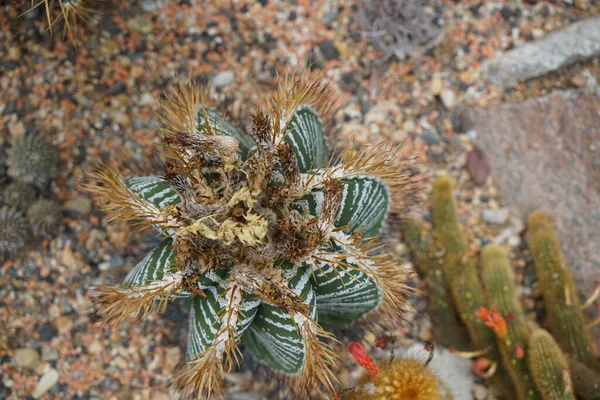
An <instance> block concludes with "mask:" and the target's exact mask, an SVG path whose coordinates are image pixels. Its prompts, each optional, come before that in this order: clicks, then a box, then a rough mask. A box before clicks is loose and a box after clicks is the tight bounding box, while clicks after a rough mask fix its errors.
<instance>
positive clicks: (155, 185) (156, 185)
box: [125, 175, 181, 209]
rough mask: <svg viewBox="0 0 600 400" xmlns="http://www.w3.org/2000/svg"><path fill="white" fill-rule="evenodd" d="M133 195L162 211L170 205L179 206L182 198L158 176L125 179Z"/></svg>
mask: <svg viewBox="0 0 600 400" xmlns="http://www.w3.org/2000/svg"><path fill="white" fill-rule="evenodd" d="M125 184H126V185H127V187H129V188H130V189H131V190H132V191H133V193H135V194H136V195H138V196H140V197H141V198H142V199H144V200H147V201H149V202H150V203H152V204H154V205H155V206H157V207H158V208H160V209H162V208H164V207H165V206H167V205H169V204H178V203H180V202H181V198H180V197H179V195H178V194H177V192H176V191H175V190H174V189H173V188H171V187H170V186H169V184H168V183H167V182H166V181H165V180H164V179H162V178H160V177H158V176H153V175H150V176H134V177H131V178H127V179H125Z"/></svg>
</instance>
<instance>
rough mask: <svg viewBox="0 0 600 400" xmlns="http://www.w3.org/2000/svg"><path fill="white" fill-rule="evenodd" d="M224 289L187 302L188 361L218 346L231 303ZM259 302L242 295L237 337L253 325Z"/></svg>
mask: <svg viewBox="0 0 600 400" xmlns="http://www.w3.org/2000/svg"><path fill="white" fill-rule="evenodd" d="M225 290H226V289H225V288H223V287H222V286H211V287H209V288H208V289H207V290H205V293H206V298H201V297H195V298H194V299H192V300H191V301H190V303H191V309H190V315H191V318H190V330H189V332H188V345H187V358H188V360H190V361H191V360H194V359H196V358H197V357H198V355H199V354H200V353H202V352H203V351H204V350H206V349H207V348H208V347H209V346H219V345H220V344H222V341H223V340H224V339H225V336H226V335H224V336H221V337H219V330H220V329H221V327H222V323H223V322H222V320H221V318H224V316H225V315H226V314H227V309H226V308H227V307H228V306H229V305H230V299H229V298H227V297H226V296H224V292H225ZM259 305H260V300H258V299H257V298H256V296H254V295H251V294H247V293H245V292H243V296H242V303H241V307H240V312H239V314H238V316H239V319H238V320H237V322H236V325H235V326H236V332H237V335H238V336H237V337H236V338H235V340H239V337H240V336H241V335H242V334H243V333H244V331H245V330H246V329H247V328H248V327H249V326H250V325H251V324H252V321H253V320H254V317H255V315H256V312H257V311H258V308H259Z"/></svg>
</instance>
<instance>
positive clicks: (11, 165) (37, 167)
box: [7, 135, 58, 189]
mask: <svg viewBox="0 0 600 400" xmlns="http://www.w3.org/2000/svg"><path fill="white" fill-rule="evenodd" d="M7 162H8V175H10V176H12V177H13V178H14V179H16V180H19V181H21V182H23V183H27V184H31V185H34V186H36V187H38V188H41V189H43V188H44V187H45V186H46V185H47V184H48V182H49V181H50V180H51V179H52V178H55V177H56V176H57V175H58V152H57V150H56V148H55V147H54V146H52V145H51V144H50V143H48V142H46V141H45V140H44V139H43V138H41V137H40V136H34V135H26V136H22V137H20V138H18V139H15V140H14V141H13V142H12V145H11V147H10V148H9V149H8V158H7Z"/></svg>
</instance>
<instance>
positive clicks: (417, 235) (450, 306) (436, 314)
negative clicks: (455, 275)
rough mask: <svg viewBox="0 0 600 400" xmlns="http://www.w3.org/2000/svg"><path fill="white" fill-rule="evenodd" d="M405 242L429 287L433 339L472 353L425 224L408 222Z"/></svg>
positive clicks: (428, 309)
mask: <svg viewBox="0 0 600 400" xmlns="http://www.w3.org/2000/svg"><path fill="white" fill-rule="evenodd" d="M402 231H403V239H404V242H405V243H406V245H407V246H408V247H409V249H410V252H411V255H412V257H413V260H414V265H415V268H416V269H417V272H418V273H419V275H420V277H421V278H422V279H424V280H425V283H426V285H427V311H428V314H429V316H430V318H431V325H432V329H433V335H434V337H435V338H436V340H437V341H438V342H439V343H442V344H443V345H445V346H448V347H454V348H456V349H458V350H461V351H467V350H469V349H470V348H471V347H472V346H471V342H470V340H469V333H468V332H467V330H466V328H465V327H464V326H463V325H462V324H461V323H460V320H459V319H458V313H457V311H456V307H455V305H454V300H453V299H452V294H451V291H450V287H449V285H448V280H447V279H445V277H444V272H443V270H442V267H441V263H440V259H439V255H438V252H437V251H436V248H435V244H434V243H433V239H432V237H431V235H429V234H428V233H427V232H426V231H425V229H424V227H423V223H421V222H419V221H417V220H416V219H414V218H407V219H406V220H405V221H404V224H403V225H402Z"/></svg>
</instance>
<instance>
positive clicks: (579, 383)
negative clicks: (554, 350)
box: [567, 356, 600, 400]
mask: <svg viewBox="0 0 600 400" xmlns="http://www.w3.org/2000/svg"><path fill="white" fill-rule="evenodd" d="M567 361H568V362H569V367H570V369H571V379H572V380H573V390H574V391H575V394H576V395H577V397H579V398H581V400H600V374H598V373H597V372H595V371H593V370H592V369H591V368H589V367H588V366H587V365H585V364H582V363H580V362H579V361H577V360H575V359H574V358H573V357H571V356H567Z"/></svg>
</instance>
